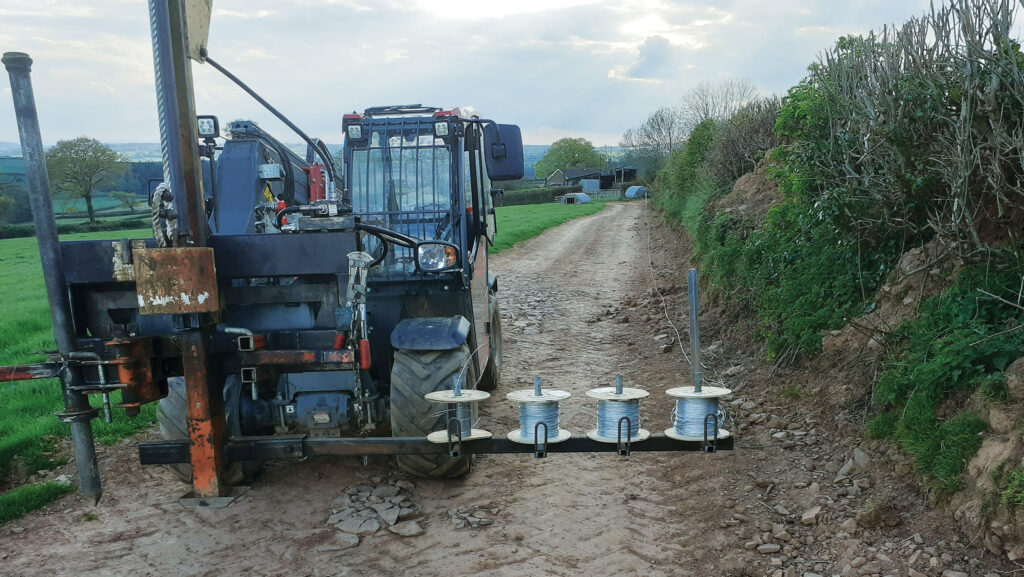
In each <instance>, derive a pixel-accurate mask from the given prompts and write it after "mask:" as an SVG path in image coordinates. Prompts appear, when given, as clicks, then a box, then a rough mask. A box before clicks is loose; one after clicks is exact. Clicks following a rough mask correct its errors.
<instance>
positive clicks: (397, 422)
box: [391, 345, 476, 479]
mask: <svg viewBox="0 0 1024 577" xmlns="http://www.w3.org/2000/svg"><path fill="white" fill-rule="evenodd" d="M469 361H470V354H469V347H468V346H466V345H462V346H461V347H459V348H458V349H455V350H451V351H406V350H398V351H395V358H394V361H393V362H392V364H391V434H392V435H393V436H395V437H421V438H422V437H426V436H427V435H428V434H430V433H432V432H434V431H443V430H445V429H446V428H447V417H446V416H445V414H444V412H445V410H446V408H445V407H443V406H441V405H438V404H437V403H431V402H430V401H428V400H426V399H425V398H423V397H424V395H426V394H427V393H432V392H434V391H441V390H445V389H450V388H452V382H453V380H454V379H455V378H457V377H458V376H459V374H460V373H461V372H462V369H463V367H466V375H465V380H464V381H463V382H465V383H473V382H474V381H475V378H476V374H475V373H476V371H475V370H474V367H473V363H472V362H469ZM468 388H472V387H471V386H470V387H468ZM395 459H396V460H397V461H398V468H400V469H401V470H403V471H405V472H406V473H409V474H411V475H416V476H417V477H433V478H448V479H450V478H455V477H464V476H465V475H467V474H468V473H469V469H470V465H471V463H470V458H469V456H468V455H463V456H461V457H459V458H457V459H452V458H451V457H448V456H447V455H398V456H396V457H395Z"/></svg>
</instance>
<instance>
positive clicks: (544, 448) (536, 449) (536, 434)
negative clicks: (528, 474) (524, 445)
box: [533, 421, 548, 459]
mask: <svg viewBox="0 0 1024 577" xmlns="http://www.w3.org/2000/svg"><path fill="white" fill-rule="evenodd" d="M541 427H544V442H543V443H542V442H541V440H540V428H541ZM547 440H548V424H547V423H545V422H544V421H537V424H536V425H534V426H533V456H534V457H536V458H538V459H543V458H544V457H547V456H548V445H547Z"/></svg>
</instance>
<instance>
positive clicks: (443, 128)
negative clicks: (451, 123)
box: [434, 120, 448, 137]
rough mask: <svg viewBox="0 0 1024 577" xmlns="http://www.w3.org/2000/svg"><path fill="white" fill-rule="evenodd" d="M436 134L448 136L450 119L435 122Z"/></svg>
mask: <svg viewBox="0 0 1024 577" xmlns="http://www.w3.org/2000/svg"><path fill="white" fill-rule="evenodd" d="M434 135H435V136H440V137H445V136H448V121H447V120H442V121H440V122H435V123H434Z"/></svg>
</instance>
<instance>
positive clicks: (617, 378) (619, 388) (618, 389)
mask: <svg viewBox="0 0 1024 577" xmlns="http://www.w3.org/2000/svg"><path fill="white" fill-rule="evenodd" d="M615 394H616V395H621V394H622V375H616V376H615Z"/></svg>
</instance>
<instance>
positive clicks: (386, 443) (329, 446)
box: [139, 434, 733, 465]
mask: <svg viewBox="0 0 1024 577" xmlns="http://www.w3.org/2000/svg"><path fill="white" fill-rule="evenodd" d="M709 444H710V443H704V442H702V441H677V440H675V439H671V438H669V437H666V436H665V435H660V434H658V435H651V436H650V438H648V439H646V440H644V441H633V442H632V443H630V445H629V450H630V452H632V453H637V452H677V451H707V450H708V445H709ZM732 448H733V439H732V437H727V438H725V439H718V443H717V444H716V445H714V450H718V451H729V450H732ZM545 450H546V452H548V453H617V452H619V446H618V444H616V443H601V442H598V441H594V440H591V439H589V438H588V437H585V436H573V437H571V438H569V439H568V440H567V441H563V442H561V443H547V445H546V446H545ZM448 452H449V448H448V445H447V444H437V443H431V442H430V441H427V440H426V439H425V438H422V437H351V438H340V439H335V438H310V437H306V436H303V435H295V436H282V437H235V438H233V439H231V441H230V442H229V443H228V444H227V446H226V447H225V448H224V454H225V456H226V457H227V459H228V460H229V461H232V462H234V461H262V460H273V459H302V458H305V457H320V456H328V455H334V456H363V455H447V454H448ZM461 452H462V453H463V454H471V455H482V454H511V453H534V452H535V448H534V446H533V444H532V443H530V444H528V445H524V444H520V443H513V442H512V441H509V440H508V439H506V438H504V437H495V438H491V439H478V440H474V441H463V442H462V444H461ZM139 458H140V460H141V462H142V464H143V465H168V464H172V463H188V462H189V448H188V441H146V442H143V443H139Z"/></svg>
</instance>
